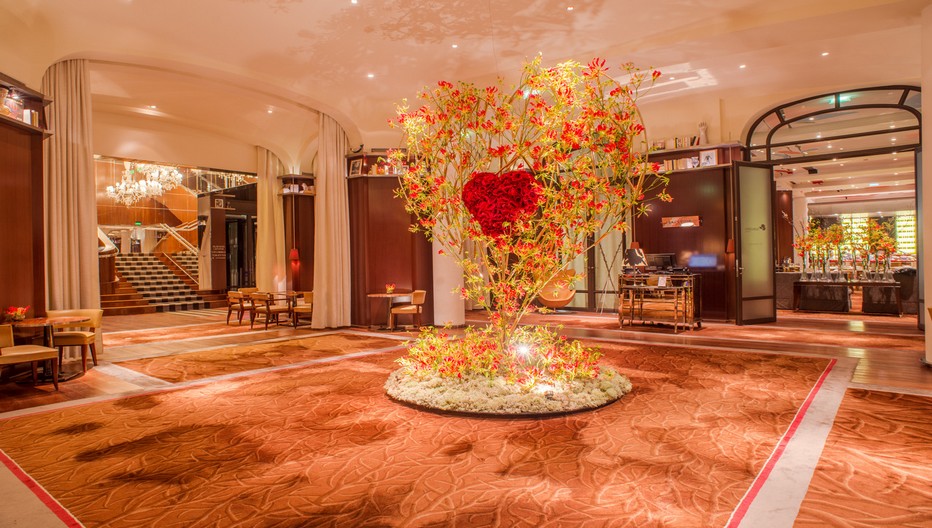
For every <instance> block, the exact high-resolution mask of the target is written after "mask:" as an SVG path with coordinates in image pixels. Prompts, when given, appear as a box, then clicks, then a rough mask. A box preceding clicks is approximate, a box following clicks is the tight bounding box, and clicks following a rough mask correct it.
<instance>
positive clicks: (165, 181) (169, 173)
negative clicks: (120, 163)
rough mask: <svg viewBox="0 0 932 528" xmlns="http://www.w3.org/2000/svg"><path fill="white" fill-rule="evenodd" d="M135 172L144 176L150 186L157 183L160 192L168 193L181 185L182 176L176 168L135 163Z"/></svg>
mask: <svg viewBox="0 0 932 528" xmlns="http://www.w3.org/2000/svg"><path fill="white" fill-rule="evenodd" d="M136 170H137V171H138V172H140V173H142V174H143V175H145V177H146V181H148V182H150V185H151V184H152V183H157V184H158V185H159V186H160V188H161V190H162V191H170V190H172V189H174V188H175V187H177V186H179V185H181V180H182V175H181V172H180V171H178V169H177V168H176V167H171V166H167V165H153V164H151V163H137V164H136ZM159 194H161V193H159Z"/></svg>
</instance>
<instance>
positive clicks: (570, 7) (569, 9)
mask: <svg viewBox="0 0 932 528" xmlns="http://www.w3.org/2000/svg"><path fill="white" fill-rule="evenodd" d="M573 9H575V7H573V6H569V7H567V8H566V10H567V11H572V10H573Z"/></svg>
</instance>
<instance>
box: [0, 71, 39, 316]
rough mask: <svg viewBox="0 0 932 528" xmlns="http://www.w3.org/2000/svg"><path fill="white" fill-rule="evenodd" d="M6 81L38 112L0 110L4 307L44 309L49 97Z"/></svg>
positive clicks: (0, 299) (0, 285)
mask: <svg viewBox="0 0 932 528" xmlns="http://www.w3.org/2000/svg"><path fill="white" fill-rule="evenodd" d="M0 87H3V88H6V89H12V90H13V92H11V93H12V94H15V96H16V101H17V103H16V104H15V105H14V106H16V107H17V108H19V105H20V104H21V105H22V109H23V110H30V111H33V112H35V115H36V116H37V117H35V118H33V121H34V122H35V123H36V124H30V123H26V122H24V121H22V120H21V119H22V117H17V115H16V114H17V113H16V112H14V113H11V115H0V225H2V226H3V227H2V229H0V248H2V250H3V258H2V259H0V309H6V308H7V307H8V306H27V305H28V306H31V309H30V311H29V314H30V315H44V314H45V309H46V306H45V236H44V229H43V226H44V218H43V217H44V214H43V196H44V191H43V177H42V167H43V158H42V141H43V140H44V139H45V138H46V137H48V132H47V131H46V129H45V113H44V112H43V111H42V110H43V108H44V107H45V105H47V104H48V103H49V101H48V100H47V99H46V98H45V97H43V96H42V94H40V93H38V92H36V91H34V90H30V89H28V88H26V87H25V86H23V85H21V84H20V83H18V82H16V81H15V80H14V79H11V78H9V77H6V76H4V75H2V74H0ZM0 103H2V101H0ZM22 115H23V114H22V113H19V116H22Z"/></svg>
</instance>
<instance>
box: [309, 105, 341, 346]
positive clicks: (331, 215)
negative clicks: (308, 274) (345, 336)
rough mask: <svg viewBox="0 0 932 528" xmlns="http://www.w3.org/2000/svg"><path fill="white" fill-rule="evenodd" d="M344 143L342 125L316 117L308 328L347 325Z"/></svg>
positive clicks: (322, 117)
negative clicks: (317, 136) (317, 137)
mask: <svg viewBox="0 0 932 528" xmlns="http://www.w3.org/2000/svg"><path fill="white" fill-rule="evenodd" d="M347 149H348V142H347V138H346V133H345V132H344V131H343V127H341V126H340V124H339V123H337V122H336V120H334V119H333V118H332V117H330V116H328V115H323V114H322V115H321V116H320V150H319V153H318V156H317V160H318V163H317V174H316V178H315V182H314V184H315V187H316V196H315V198H314V210H315V222H314V313H313V316H312V320H311V327H312V328H339V327H341V326H349V324H350V249H349V195H348V191H347V183H346V153H347Z"/></svg>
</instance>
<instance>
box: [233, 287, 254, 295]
mask: <svg viewBox="0 0 932 528" xmlns="http://www.w3.org/2000/svg"><path fill="white" fill-rule="evenodd" d="M236 291H238V292H240V293H242V294H243V295H252V294H253V293H256V292H257V291H259V288H240V289H238V290H236Z"/></svg>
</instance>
